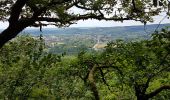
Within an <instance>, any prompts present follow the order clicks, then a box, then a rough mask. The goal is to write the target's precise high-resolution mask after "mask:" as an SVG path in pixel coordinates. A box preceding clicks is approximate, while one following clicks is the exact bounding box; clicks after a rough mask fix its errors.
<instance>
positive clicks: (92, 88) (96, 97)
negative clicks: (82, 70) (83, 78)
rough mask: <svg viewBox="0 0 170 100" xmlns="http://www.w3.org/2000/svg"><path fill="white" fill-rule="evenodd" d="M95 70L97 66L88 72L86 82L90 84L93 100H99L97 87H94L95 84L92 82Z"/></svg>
mask: <svg viewBox="0 0 170 100" xmlns="http://www.w3.org/2000/svg"><path fill="white" fill-rule="evenodd" d="M96 68H97V66H95V65H94V66H93V68H92V69H91V70H90V72H89V76H88V80H89V82H90V88H91V91H92V92H93V95H94V97H95V100H100V97H99V92H98V90H97V86H96V83H95V80H94V72H95V70H96Z"/></svg>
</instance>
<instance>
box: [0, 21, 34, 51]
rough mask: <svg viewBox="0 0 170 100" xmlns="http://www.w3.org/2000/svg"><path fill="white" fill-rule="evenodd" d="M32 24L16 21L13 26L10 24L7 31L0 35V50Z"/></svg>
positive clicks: (30, 22)
mask: <svg viewBox="0 0 170 100" xmlns="http://www.w3.org/2000/svg"><path fill="white" fill-rule="evenodd" d="M33 23H34V21H33V20H21V21H17V22H16V23H15V24H10V25H9V26H8V28H7V29H5V30H4V31H3V32H1V33H0V48H2V47H3V45H4V44H5V43H7V42H8V41H9V40H11V39H13V38H14V37H16V36H17V35H18V34H19V33H20V32H21V31H22V30H24V29H25V28H26V27H28V26H30V25H32V24H33Z"/></svg>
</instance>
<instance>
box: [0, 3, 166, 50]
mask: <svg viewBox="0 0 170 100" xmlns="http://www.w3.org/2000/svg"><path fill="white" fill-rule="evenodd" d="M167 7H168V6H167V3H166V2H165V3H164V4H163V7H162V9H166V8H167ZM75 8H76V9H79V10H83V11H84V12H85V13H78V12H75V11H74V9H75ZM152 8H153V5H152V1H150V0H1V1H0V20H1V21H8V22H9V26H8V27H7V28H6V29H5V30H4V31H3V32H1V34H0V48H1V47H2V46H3V45H4V44H5V43H6V42H8V41H9V40H11V39H12V38H14V37H16V36H17V35H18V33H19V32H21V31H22V30H24V29H25V28H26V27H29V26H33V27H40V31H41V29H42V26H46V25H56V26H57V27H61V26H69V25H70V24H73V23H75V22H76V21H78V20H87V19H97V20H107V21H109V20H113V21H124V20H135V21H141V22H143V23H146V22H147V21H152V18H151V16H154V15H158V14H159V13H160V12H161V10H162V9H160V8H156V9H152ZM43 22H45V23H43Z"/></svg>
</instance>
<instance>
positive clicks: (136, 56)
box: [0, 29, 170, 100]
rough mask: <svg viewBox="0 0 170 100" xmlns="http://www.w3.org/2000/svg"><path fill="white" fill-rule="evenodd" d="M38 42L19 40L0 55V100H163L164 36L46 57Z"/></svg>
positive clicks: (169, 47) (169, 45) (167, 38)
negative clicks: (91, 50) (98, 49)
mask: <svg viewBox="0 0 170 100" xmlns="http://www.w3.org/2000/svg"><path fill="white" fill-rule="evenodd" d="M46 48H47V47H46V46H45V43H44V40H43V37H42V36H40V37H39V38H37V39H35V38H33V37H31V36H28V35H27V36H24V35H21V36H19V37H17V38H16V39H14V40H13V41H10V42H9V43H7V44H6V45H5V46H4V47H3V48H1V50H0V52H1V54H0V80H1V81H0V83H1V84H0V89H1V91H0V98H1V99H5V98H9V99H19V100H25V99H31V100H32V99H33V100H39V99H40V100H41V99H45V100H49V99H50V100H56V99H57V100H63V99H64V100H80V99H82V100H91V99H96V100H98V99H104V100H112V99H113V100H114V99H116V100H134V99H136V98H137V99H138V100H147V99H150V98H152V100H168V99H169V98H170V97H169V96H170V91H168V90H166V89H170V86H169V83H170V81H169V79H170V73H169V71H170V68H169V64H170V62H169V61H170V60H169V59H170V58H169V57H170V55H169V53H170V32H169V31H168V29H162V30H161V31H157V32H155V33H153V34H152V38H151V39H150V40H141V41H136V42H130V41H129V42H127V41H123V40H117V41H113V42H109V43H108V44H107V46H106V47H105V49H104V50H103V51H100V52H98V51H94V52H87V51H85V50H82V51H80V52H79V53H77V55H72V56H71V55H66V54H65V55H64V54H61V55H58V54H54V53H49V52H46Z"/></svg>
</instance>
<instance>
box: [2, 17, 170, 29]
mask: <svg viewBox="0 0 170 100" xmlns="http://www.w3.org/2000/svg"><path fill="white" fill-rule="evenodd" d="M164 17H165V14H160V15H159V16H155V17H154V23H148V24H159V22H160V21H161V20H162V19H163V18H164ZM161 23H162V24H163V23H170V19H164V20H163V21H162V22H161ZM132 25H143V24H142V23H140V22H136V21H124V22H123V23H121V22H114V21H98V20H85V21H82V20H81V21H78V22H77V24H73V25H71V26H70V27H114V26H132ZM7 26H8V23H7V22H5V23H3V22H0V29H5V28H6V27H7ZM48 27H54V26H48Z"/></svg>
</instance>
